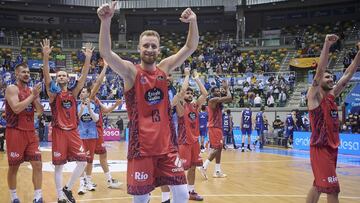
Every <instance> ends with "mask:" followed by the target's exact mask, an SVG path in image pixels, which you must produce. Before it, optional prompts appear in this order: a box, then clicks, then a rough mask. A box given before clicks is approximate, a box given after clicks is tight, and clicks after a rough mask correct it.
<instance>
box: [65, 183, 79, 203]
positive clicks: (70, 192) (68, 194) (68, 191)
mask: <svg viewBox="0 0 360 203" xmlns="http://www.w3.org/2000/svg"><path fill="white" fill-rule="evenodd" d="M62 191H63V192H64V194H65V197H66V198H67V200H68V201H69V202H71V203H75V202H76V201H75V199H74V197H73V195H72V191H71V190H69V189H68V188H67V187H66V186H65V187H63V189H62Z"/></svg>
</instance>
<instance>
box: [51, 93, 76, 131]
mask: <svg viewBox="0 0 360 203" xmlns="http://www.w3.org/2000/svg"><path fill="white" fill-rule="evenodd" d="M50 107H51V114H52V119H53V120H52V122H51V124H52V126H54V127H58V128H61V129H64V130H72V129H76V128H77V126H78V116H77V102H76V99H75V96H74V95H73V94H72V92H71V91H66V92H65V91H62V92H60V93H58V94H56V96H55V99H54V101H53V102H52V103H51V104H50Z"/></svg>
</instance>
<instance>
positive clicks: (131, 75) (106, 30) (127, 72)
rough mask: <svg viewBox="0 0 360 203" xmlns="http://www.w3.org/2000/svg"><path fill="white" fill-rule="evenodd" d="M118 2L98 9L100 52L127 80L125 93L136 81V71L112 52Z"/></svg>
mask: <svg viewBox="0 0 360 203" xmlns="http://www.w3.org/2000/svg"><path fill="white" fill-rule="evenodd" d="M116 3H117V2H116V1H113V2H111V5H110V4H104V5H102V6H101V7H99V8H98V10H97V14H98V16H99V18H100V21H101V24H100V35H99V50H100V55H101V56H102V57H103V58H104V59H105V60H106V62H107V63H108V64H109V65H110V68H111V69H113V70H114V71H115V72H116V73H118V74H119V75H120V76H121V77H122V78H123V79H124V80H125V84H124V85H125V91H127V90H129V89H130V88H131V87H132V86H133V84H134V81H135V76H136V69H135V66H134V64H132V63H131V62H130V61H126V60H123V59H122V58H120V57H119V56H118V55H117V54H116V53H114V52H113V51H112V50H111V37H110V25H111V18H112V17H113V15H114V12H115V7H116Z"/></svg>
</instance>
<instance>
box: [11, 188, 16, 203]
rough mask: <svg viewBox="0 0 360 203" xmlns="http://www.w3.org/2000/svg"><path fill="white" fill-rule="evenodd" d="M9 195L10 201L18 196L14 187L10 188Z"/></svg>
mask: <svg viewBox="0 0 360 203" xmlns="http://www.w3.org/2000/svg"><path fill="white" fill-rule="evenodd" d="M10 196H11V201H13V200H14V199H18V196H17V194H16V189H15V190H10Z"/></svg>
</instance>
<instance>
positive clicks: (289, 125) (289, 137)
mask: <svg viewBox="0 0 360 203" xmlns="http://www.w3.org/2000/svg"><path fill="white" fill-rule="evenodd" d="M295 124H296V111H295V110H292V112H291V114H288V115H287V116H286V121H285V139H286V147H290V148H291V147H292V141H293V135H294V131H295V129H296V125H295Z"/></svg>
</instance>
